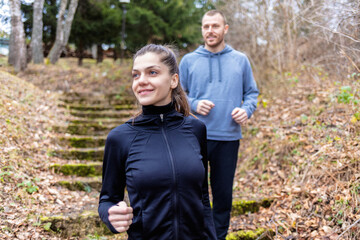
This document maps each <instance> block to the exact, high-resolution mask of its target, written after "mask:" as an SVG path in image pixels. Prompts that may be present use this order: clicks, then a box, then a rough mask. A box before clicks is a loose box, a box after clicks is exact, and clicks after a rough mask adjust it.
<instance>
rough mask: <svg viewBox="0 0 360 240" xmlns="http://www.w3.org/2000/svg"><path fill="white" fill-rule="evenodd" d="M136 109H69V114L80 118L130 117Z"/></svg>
mask: <svg viewBox="0 0 360 240" xmlns="http://www.w3.org/2000/svg"><path fill="white" fill-rule="evenodd" d="M136 112H137V111H136V110H118V111H78V110H70V114H71V115H72V116H75V117H82V118H90V119H91V118H130V117H132V116H133V115H134V114H135V113H136Z"/></svg>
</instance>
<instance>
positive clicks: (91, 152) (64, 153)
mask: <svg viewBox="0 0 360 240" xmlns="http://www.w3.org/2000/svg"><path fill="white" fill-rule="evenodd" d="M49 155H50V156H55V157H58V158H63V159H67V160H89V161H102V160H103V157H104V147H97V148H70V149H53V150H51V151H49Z"/></svg>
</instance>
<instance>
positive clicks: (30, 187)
mask: <svg viewBox="0 0 360 240" xmlns="http://www.w3.org/2000/svg"><path fill="white" fill-rule="evenodd" d="M17 186H18V187H23V188H24V189H25V190H26V192H28V193H30V194H32V193H34V192H37V191H38V190H39V187H38V186H36V185H35V184H34V183H33V182H32V181H23V182H22V183H19V184H18V185H17Z"/></svg>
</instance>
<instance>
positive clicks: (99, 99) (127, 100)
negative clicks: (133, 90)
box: [60, 92, 136, 105]
mask: <svg viewBox="0 0 360 240" xmlns="http://www.w3.org/2000/svg"><path fill="white" fill-rule="evenodd" d="M60 101H63V102H64V103H77V104H83V103H88V104H106V105H123V104H134V103H135V102H136V98H135V96H134V95H132V94H117V93H113V94H107V95H104V94H101V93H78V92H77V93H75V92H73V93H65V94H63V96H62V97H61V98H60Z"/></svg>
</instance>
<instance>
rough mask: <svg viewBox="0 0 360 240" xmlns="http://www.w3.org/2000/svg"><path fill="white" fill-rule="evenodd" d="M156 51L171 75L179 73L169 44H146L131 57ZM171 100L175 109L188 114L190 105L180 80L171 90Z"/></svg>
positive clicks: (174, 54) (173, 50)
mask: <svg viewBox="0 0 360 240" xmlns="http://www.w3.org/2000/svg"><path fill="white" fill-rule="evenodd" d="M149 52H151V53H156V54H158V55H160V56H161V59H160V61H161V62H162V63H164V64H165V65H166V66H167V67H168V68H169V72H170V74H171V75H173V74H179V67H178V64H177V60H176V54H177V51H176V49H175V48H174V47H173V46H171V45H157V44H148V45H146V46H144V47H142V48H141V49H140V50H138V51H137V52H136V53H135V54H134V57H133V61H135V59H136V58H137V57H139V56H142V55H145V54H146V53H149ZM171 100H172V102H173V104H174V105H175V109H176V111H178V112H180V113H182V114H184V115H185V116H189V114H190V107H189V103H188V101H187V97H186V94H185V92H184V90H183V89H182V87H181V84H180V80H179V83H178V85H177V87H176V88H174V89H172V91H171Z"/></svg>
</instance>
